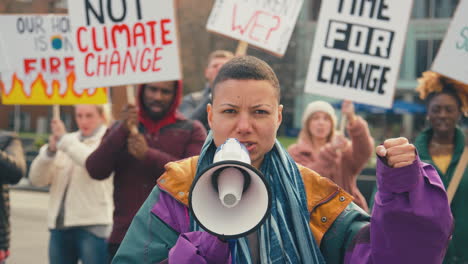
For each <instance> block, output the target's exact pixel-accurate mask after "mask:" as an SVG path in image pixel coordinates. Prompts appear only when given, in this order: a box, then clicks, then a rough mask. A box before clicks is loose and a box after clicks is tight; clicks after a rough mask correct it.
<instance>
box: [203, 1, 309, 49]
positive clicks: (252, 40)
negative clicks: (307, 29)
mask: <svg viewBox="0 0 468 264" xmlns="http://www.w3.org/2000/svg"><path fill="white" fill-rule="evenodd" d="M302 3H303V0H280V1H278V0H237V1H224V0H216V2H215V4H214V6H213V9H212V10H211V14H210V17H209V18H208V24H207V25H206V27H207V30H208V31H211V32H215V33H218V34H221V35H224V36H227V37H231V38H234V39H237V40H242V41H245V42H247V43H249V44H252V45H254V46H256V47H259V48H261V49H264V50H266V51H269V52H271V53H273V54H274V55H276V56H279V57H282V56H283V55H284V53H285V52H286V48H287V47H288V43H289V40H290V38H291V34H292V32H293V30H294V25H295V24H296V20H297V17H298V15H299V11H300V9H301V6H302Z"/></svg>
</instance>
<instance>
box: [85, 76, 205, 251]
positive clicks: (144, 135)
mask: <svg viewBox="0 0 468 264" xmlns="http://www.w3.org/2000/svg"><path fill="white" fill-rule="evenodd" d="M181 95H182V85H181V82H178V81H167V82H154V83H148V84H143V85H141V86H140V88H139V91H138V98H137V99H138V106H139V107H136V106H134V105H127V106H126V107H125V108H124V110H123V112H122V120H121V121H119V122H116V123H115V124H114V125H113V126H112V127H111V128H110V129H109V130H108V131H107V132H106V134H105V135H104V137H103V139H102V142H101V145H100V146H99V147H98V148H97V149H96V150H95V151H94V152H93V153H92V154H91V155H90V156H89V157H88V159H87V161H86V168H87V170H88V172H89V174H90V175H91V177H92V178H94V179H106V178H108V177H111V175H114V205H115V209H114V217H113V219H114V224H113V228H112V233H111V236H110V238H109V239H108V249H109V254H110V259H112V257H113V256H114V255H115V253H116V252H117V249H118V247H119V245H120V243H121V241H122V239H123V238H124V236H125V233H126V232H127V229H128V227H129V225H130V223H131V221H132V219H133V217H134V216H135V214H136V212H137V211H138V209H139V208H140V206H141V205H142V204H143V202H144V201H145V199H146V197H148V195H149V193H150V192H151V190H152V189H153V187H154V185H155V183H156V180H157V179H158V178H159V176H161V174H162V173H163V172H164V165H165V164H166V163H168V162H170V161H175V160H179V159H183V158H186V157H191V156H193V155H198V154H199V152H200V149H201V147H202V145H203V142H204V140H205V137H206V130H205V129H204V128H203V126H202V125H201V123H200V122H198V121H191V120H187V119H186V118H185V117H184V116H183V115H182V114H180V113H179V112H177V111H176V109H177V107H178V105H179V102H180V97H181ZM132 127H136V128H137V130H138V132H137V131H136V130H133V131H134V132H131V131H132ZM113 173H114V174H113Z"/></svg>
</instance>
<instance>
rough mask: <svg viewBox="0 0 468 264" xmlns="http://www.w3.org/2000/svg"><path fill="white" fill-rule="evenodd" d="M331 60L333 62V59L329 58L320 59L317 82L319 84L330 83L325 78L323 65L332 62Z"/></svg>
mask: <svg viewBox="0 0 468 264" xmlns="http://www.w3.org/2000/svg"><path fill="white" fill-rule="evenodd" d="M330 60H332V58H331V57H329V56H322V58H321V59H320V66H319V70H318V72H317V74H318V76H317V80H318V81H319V82H323V83H326V82H328V81H327V80H326V79H325V78H323V64H324V63H325V61H330Z"/></svg>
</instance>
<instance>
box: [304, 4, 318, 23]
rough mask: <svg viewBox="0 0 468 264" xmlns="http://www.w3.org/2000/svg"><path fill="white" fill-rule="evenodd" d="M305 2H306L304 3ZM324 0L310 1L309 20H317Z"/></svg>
mask: <svg viewBox="0 0 468 264" xmlns="http://www.w3.org/2000/svg"><path fill="white" fill-rule="evenodd" d="M304 4H305V3H304ZM321 5H322V0H312V1H310V3H309V20H311V21H317V20H318V17H319V13H320V6H321Z"/></svg>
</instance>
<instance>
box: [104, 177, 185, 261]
mask: <svg viewBox="0 0 468 264" xmlns="http://www.w3.org/2000/svg"><path fill="white" fill-rule="evenodd" d="M160 192H161V191H160V190H159V188H158V187H157V186H156V187H154V189H153V191H152V192H151V194H150V195H149V196H148V199H146V201H145V202H144V203H143V205H142V206H141V208H140V210H139V211H138V213H137V214H136V215H135V217H134V218H133V221H132V224H131V225H130V228H129V229H128V231H127V234H126V235H125V238H124V240H123V241H122V244H121V245H120V247H119V250H118V251H117V254H116V256H115V257H114V259H113V260H112V263H113V264H122V263H151V264H153V263H159V262H162V261H164V260H166V259H167V258H168V254H169V250H170V249H171V247H173V246H174V244H175V243H176V241H177V239H178V237H179V233H178V232H176V231H175V230H174V229H172V228H171V227H169V226H168V225H166V224H165V223H164V222H163V221H162V220H161V219H160V218H158V217H157V216H156V215H154V214H153V213H151V209H152V207H153V205H154V204H156V203H157V202H158V199H159V194H160Z"/></svg>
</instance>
